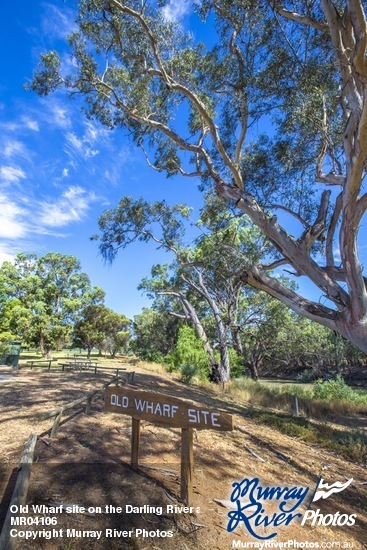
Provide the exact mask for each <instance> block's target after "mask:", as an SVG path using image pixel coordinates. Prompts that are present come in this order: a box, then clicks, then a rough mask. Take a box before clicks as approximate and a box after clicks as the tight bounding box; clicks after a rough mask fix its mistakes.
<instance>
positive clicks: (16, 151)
mask: <svg viewBox="0 0 367 550" xmlns="http://www.w3.org/2000/svg"><path fill="white" fill-rule="evenodd" d="M3 154H4V156H5V157H7V158H12V157H22V158H29V152H28V151H27V149H26V147H25V145H24V143H22V142H21V141H18V140H15V139H14V140H13V139H9V140H7V141H6V142H5V145H4V150H3Z"/></svg>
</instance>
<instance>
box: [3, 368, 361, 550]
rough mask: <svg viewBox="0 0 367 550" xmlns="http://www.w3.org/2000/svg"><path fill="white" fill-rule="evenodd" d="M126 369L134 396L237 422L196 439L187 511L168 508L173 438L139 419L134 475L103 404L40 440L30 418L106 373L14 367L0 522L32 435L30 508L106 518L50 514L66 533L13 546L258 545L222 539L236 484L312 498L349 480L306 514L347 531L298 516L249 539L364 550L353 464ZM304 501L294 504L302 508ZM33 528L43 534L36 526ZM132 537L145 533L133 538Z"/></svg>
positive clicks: (124, 434) (121, 424) (7, 387)
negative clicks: (301, 491)
mask: <svg viewBox="0 0 367 550" xmlns="http://www.w3.org/2000/svg"><path fill="white" fill-rule="evenodd" d="M134 370H135V371H136V373H137V375H136V382H135V388H136V389H149V390H152V391H158V392H160V393H162V394H169V395H172V396H176V397H180V398H184V399H189V400H190V401H193V402H195V403H197V404H199V403H201V404H203V403H204V404H206V405H207V406H208V408H209V407H210V408H212V409H221V410H225V411H226V412H227V413H229V414H232V415H233V423H234V428H235V429H234V430H233V432H215V431H209V430H208V431H195V436H194V457H195V467H194V497H193V503H192V505H193V510H192V512H193V513H191V514H190V513H180V512H177V511H176V513H174V509H172V508H167V506H169V507H172V506H173V507H174V506H176V505H178V506H182V503H180V502H179V495H180V479H179V472H180V430H178V429H172V428H162V427H158V426H155V425H153V424H150V423H147V422H143V423H142V424H143V427H142V434H141V443H140V449H141V452H140V465H141V468H140V470H139V472H133V471H132V470H131V469H130V467H129V460H130V438H131V419H130V418H129V417H127V416H124V415H115V414H111V413H105V412H104V404H103V401H102V399H101V398H99V399H97V400H96V401H94V402H93V405H92V410H91V414H90V415H85V414H84V412H81V413H79V414H73V415H72V418H70V420H68V421H67V422H65V421H63V422H62V424H61V427H60V430H59V434H58V436H57V438H55V439H53V440H49V438H48V433H49V430H50V428H51V425H52V421H51V420H47V421H38V420H36V418H35V415H36V414H37V413H40V412H46V411H48V410H51V409H52V408H55V407H57V406H59V405H60V404H62V403H65V402H68V401H70V400H72V399H75V398H77V397H79V396H80V395H82V394H83V393H84V392H86V391H88V390H90V389H94V388H99V387H101V385H102V383H103V382H104V381H106V380H107V379H109V378H110V377H111V375H97V376H95V375H94V374H90V373H86V372H83V373H81V374H76V373H69V372H68V373H59V372H52V371H51V372H50V373H48V372H41V371H38V372H37V371H20V373H18V374H16V375H15V376H14V377H12V378H11V379H9V380H5V381H4V380H3V381H2V382H0V406H1V408H0V456H1V472H0V491H1V493H3V495H4V496H3V503H2V504H3V506H2V509H0V514H2V519H3V517H4V510H5V504H6V502H7V499H8V498H9V495H10V494H11V485H12V477H11V473H12V470H13V468H15V467H16V466H17V464H18V462H19V458H20V456H21V452H22V449H23V446H24V444H25V442H26V440H27V438H28V436H29V434H30V433H37V434H38V435H40V437H39V440H38V442H37V446H36V453H35V457H36V458H35V463H34V467H33V469H32V477H31V485H30V490H29V494H28V504H29V505H30V506H31V505H33V504H36V505H38V504H45V505H47V506H54V507H55V508H57V507H58V506H60V504H63V506H64V509H65V508H66V507H67V506H69V507H71V506H72V505H78V506H83V507H85V508H86V509H88V508H90V507H101V508H102V511H103V512H104V513H102V514H100V513H96V514H94V515H93V514H92V515H91V514H85V513H70V514H67V513H65V512H63V513H60V514H57V520H58V521H57V530H60V529H63V530H64V531H63V536H62V537H59V536H55V534H56V535H57V534H60V533H59V531H58V532H57V533H56V531H55V532H54V533H53V536H52V538H50V539H46V538H44V537H43V538H37V539H36V540H34V541H28V542H26V541H24V539H21V542H20V544H19V548H21V549H23V548H24V549H28V548H29V549H34V548H39V549H46V550H48V549H50V550H52V549H61V550H67V549H70V550H71V549H78V550H79V549H83V550H84V549H89V548H91V549H105V548H106V549H118V548H136V549H142V548H146V549H148V548H149V549H150V548H161V549H166V548H167V549H170V548H176V549H177V550H178V549H182V550H186V549H195V550H196V549H201V548H203V549H204V548H213V549H218V550H219V549H220V550H222V549H230V548H234V547H237V548H245V547H246V543H251V542H252V543H254V542H260V539H257V538H254V537H253V536H251V535H250V534H249V532H248V530H247V529H246V528H245V526H244V525H243V524H240V525H239V526H238V527H237V529H236V530H235V531H234V532H233V533H229V532H228V531H227V524H228V516H227V514H228V511H229V510H228V509H227V508H226V507H224V506H222V505H221V504H220V503H219V502H218V501H228V500H229V497H230V494H231V491H232V483H233V482H234V481H240V480H242V479H244V478H250V479H253V478H259V480H260V483H261V485H262V486H263V487H264V486H268V485H269V486H279V487H285V486H288V487H293V486H297V487H301V486H302V487H309V488H310V494H311V491H313V490H314V488H315V484H316V481H317V479H318V478H319V477H320V476H321V477H323V478H324V480H326V481H327V482H328V483H334V482H335V481H343V482H344V481H345V480H346V479H349V478H351V477H352V478H353V480H354V481H353V484H352V485H351V486H350V487H348V488H347V489H346V490H345V491H343V492H340V493H338V494H335V495H332V496H331V497H330V498H329V499H327V500H321V501H319V502H318V503H317V505H316V504H313V505H312V509H315V510H316V509H317V508H320V511H321V512H320V513H322V514H324V515H326V514H335V513H336V512H340V514H347V515H350V514H357V519H356V524H355V525H354V526H352V527H351V526H349V527H348V526H327V527H325V526H322V525H320V526H314V527H313V528H312V527H311V526H310V525H309V523H308V524H307V525H305V526H301V524H300V523H299V520H295V521H293V522H292V523H290V525H286V526H284V525H280V526H278V527H274V526H273V525H269V526H268V527H264V525H263V524H261V525H258V526H257V527H256V533H257V535H258V536H261V537H267V536H269V535H271V534H272V533H273V532H277V533H278V534H277V536H276V537H275V539H271V540H270V542H271V543H272V542H274V540H275V541H276V542H277V543H280V542H285V541H289V540H291V541H297V543H299V544H301V543H308V545H309V546H308V547H317V546H316V543H318V544H319V547H320V548H321V547H322V546H321V545H322V544H323V543H324V547H329V548H331V546H330V545H331V543H332V542H334V541H337V542H338V544H339V546H334V547H335V548H337V547H339V548H348V547H349V548H351V547H352V543H353V545H354V546H353V548H354V549H359V548H364V547H366V545H367V498H366V497H367V485H366V484H365V483H366V481H367V476H366V469H365V468H364V467H363V466H362V465H357V464H352V463H350V462H347V461H345V460H343V459H341V458H339V457H338V456H337V454H336V453H330V452H327V451H325V450H323V449H322V448H320V447H317V446H315V445H309V444H306V443H304V442H302V441H299V440H297V439H295V438H291V437H288V436H285V435H283V434H280V433H279V432H277V431H275V430H272V429H270V428H268V427H266V426H263V425H261V424H259V423H257V422H255V421H254V420H253V419H252V418H250V417H249V416H248V409H247V407H246V406H245V405H241V404H239V403H236V402H235V401H234V400H233V399H230V398H228V397H226V396H224V398H223V397H222V396H221V395H220V394H216V393H215V392H214V391H209V390H208V389H204V388H200V387H196V386H186V385H184V384H182V383H180V382H179V381H178V380H175V379H173V378H172V377H171V376H169V375H168V374H167V375H166V374H154V373H151V372H149V371H148V370H146V369H143V368H137V367H134ZM5 372H6V371H5V369H2V370H1V369H0V376H1V374H4V373H5ZM251 451H252V452H253V453H255V454H256V455H258V457H260V458H258V457H256V456H254V455H253V454H251ZM261 459H262V460H261ZM13 478H14V476H13ZM274 504H276V505H277V506H278V505H279V503H274ZM307 504H308V502H307ZM307 504H306V506H304V505H302V508H301V511H304V510H305V508H306V507H307ZM127 505H131V506H134V507H139V508H140V512H139V513H122V512H118V513H105V511H106V508H105V507H106V506H113V507H114V509H115V508H116V507H120V508H121V509H122V510H123V511H124V512H125V511H126V506H127ZM144 506H145V508H144ZM160 507H162V512H161V513H159V512H160ZM74 510H75V509H74ZM110 510H112V509H111V508H110V509H109V511H110ZM272 513H273V510H272V511H271V513H270V511H269V509H268V508H267V509H266V512H264V513H263V516H265V515H266V514H268V515H270V516H272ZM277 513H279V510H277ZM0 520H1V517H0ZM18 529H19V528H18ZM27 529H35V527H27ZM38 529H51V527H47V528H46V527H44V526H43V527H41V526H38ZM67 529H69V530H71V529H75V531H74V532H71V535H72V534H74V535H75V536H68V537H67V538H66V536H65V534H66V532H67ZM106 529H107V530H108V529H110V530H111V533H112V534H111V537H109V536H105V535H106V533H107V534H108V533H109V531H106ZM114 529H116V530H117V531H123V530H125V531H129V530H130V531H133V536H131V537H129V536H127V535H125V536H112V535H113V530H114ZM136 529H138V530H139V529H140V530H141V531H142V532H143V534H142V535H139V536H138V537H136V536H135V534H136ZM78 531H87V532H89V533H91V532H92V533H93V532H94V531H102V532H103V534H102V536H101V539H100V540H95V539H94V538H92V537H91V536H90V535H89V536H83V537H78V534H79V533H78ZM144 531H146V532H149V536H147V537H144V536H143V535H144ZM157 532H158V533H160V534H162V533H166V534H167V533H172V537H169V538H168V537H165V538H163V537H162V536H160V537H158V536H153V535H152V533H157ZM268 542H269V541H268ZM311 543H312V544H313V546H312V544H311ZM241 545H243V546H241ZM310 545H311V546H310ZM326 545H329V546H326ZM348 545H349V546H348ZM247 547H250V546H247ZM299 547H300V546H299ZM303 547H305V546H303Z"/></svg>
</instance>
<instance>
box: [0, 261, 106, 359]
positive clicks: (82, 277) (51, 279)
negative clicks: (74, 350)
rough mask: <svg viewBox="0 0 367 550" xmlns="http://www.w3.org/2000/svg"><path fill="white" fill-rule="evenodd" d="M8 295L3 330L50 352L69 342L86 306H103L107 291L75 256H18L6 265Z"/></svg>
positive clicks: (2, 272)
mask: <svg viewBox="0 0 367 550" xmlns="http://www.w3.org/2000/svg"><path fill="white" fill-rule="evenodd" d="M0 286H2V288H3V289H4V295H5V297H6V301H5V305H4V309H3V327H2V328H3V330H4V329H5V331H7V332H8V333H10V334H11V333H13V334H15V335H17V336H21V337H23V338H24V341H25V342H26V343H28V345H34V346H36V347H39V348H40V350H41V352H42V353H44V354H48V353H49V352H50V351H51V349H55V348H57V347H59V346H62V345H64V344H65V342H66V341H67V339H68V338H69V337H70V334H71V331H72V329H73V325H74V323H75V321H76V320H77V318H78V315H79V314H80V312H81V310H82V308H83V307H85V306H86V305H87V304H99V303H101V302H102V301H103V299H104V291H103V290H102V289H101V288H99V287H92V286H91V283H90V280H89V277H88V275H87V274H86V273H83V272H82V271H81V266H80V262H79V261H78V260H77V259H76V258H75V257H74V256H67V255H63V254H59V253H53V252H49V253H48V254H46V255H45V256H41V257H37V256H36V255H35V254H18V255H17V257H16V258H15V261H14V264H11V263H10V262H4V263H3V265H2V266H1V267H0Z"/></svg>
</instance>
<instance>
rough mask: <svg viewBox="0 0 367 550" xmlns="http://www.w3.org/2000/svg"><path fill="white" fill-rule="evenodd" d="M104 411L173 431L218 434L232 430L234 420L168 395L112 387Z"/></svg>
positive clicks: (107, 394) (227, 415)
mask: <svg viewBox="0 0 367 550" xmlns="http://www.w3.org/2000/svg"><path fill="white" fill-rule="evenodd" d="M105 410H106V411H109V412H114V413H120V414H127V415H129V416H132V417H134V418H136V419H139V420H148V421H150V422H152V423H154V424H160V425H165V426H170V427H172V428H196V429H197V430H219V431H229V430H232V429H233V426H232V416H231V415H229V414H225V413H223V412H221V411H218V410H209V409H207V408H206V407H201V406H197V405H194V404H192V403H189V402H187V401H183V400H181V399H177V398H174V397H170V396H169V395H162V394H159V393H153V392H148V391H140V390H139V391H136V390H130V389H125V388H124V387H120V388H112V387H109V388H108V389H107V390H106V398H105Z"/></svg>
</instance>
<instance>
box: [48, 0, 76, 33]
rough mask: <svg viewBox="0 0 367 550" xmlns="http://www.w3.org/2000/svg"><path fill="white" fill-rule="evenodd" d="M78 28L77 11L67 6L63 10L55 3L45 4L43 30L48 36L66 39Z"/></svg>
mask: <svg viewBox="0 0 367 550" xmlns="http://www.w3.org/2000/svg"><path fill="white" fill-rule="evenodd" d="M76 29H77V26H76V24H75V12H73V11H72V10H71V9H70V8H67V7H65V6H64V7H63V9H62V11H61V10H59V9H58V8H57V7H56V6H54V5H53V4H45V15H44V17H43V20H42V30H43V32H44V33H45V34H46V35H47V36H52V37H53V38H59V39H61V40H64V39H65V38H66V37H67V36H68V35H69V34H71V33H72V32H74V31H75V30H76Z"/></svg>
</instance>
